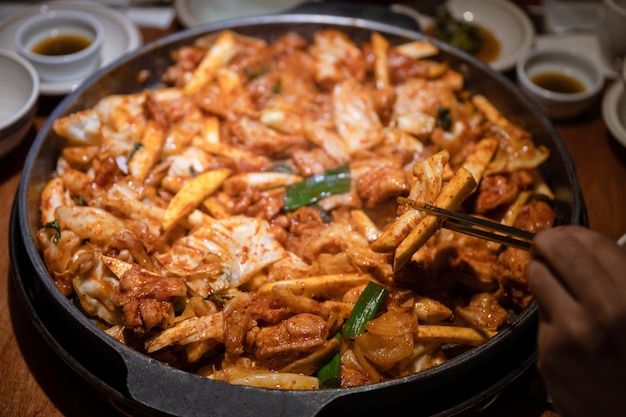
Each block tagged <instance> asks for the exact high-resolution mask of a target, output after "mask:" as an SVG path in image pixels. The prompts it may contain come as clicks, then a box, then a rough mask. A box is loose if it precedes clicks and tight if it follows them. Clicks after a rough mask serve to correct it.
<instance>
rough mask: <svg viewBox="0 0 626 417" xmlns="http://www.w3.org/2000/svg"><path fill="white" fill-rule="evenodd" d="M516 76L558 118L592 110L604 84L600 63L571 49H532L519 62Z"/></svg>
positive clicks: (548, 113)
mask: <svg viewBox="0 0 626 417" xmlns="http://www.w3.org/2000/svg"><path fill="white" fill-rule="evenodd" d="M516 75H517V82H518V84H519V86H520V88H521V90H522V91H524V92H525V93H526V94H528V95H529V96H530V97H531V98H532V99H533V100H535V102H537V104H538V105H539V107H541V109H542V110H543V112H544V113H545V114H546V116H548V117H549V118H551V119H554V120H567V119H571V118H574V117H576V116H578V115H580V114H581V113H583V112H584V111H586V110H587V109H589V108H590V107H591V106H592V105H593V104H595V103H596V100H597V98H598V97H599V95H600V93H601V91H602V87H603V85H604V75H603V73H602V69H601V67H600V66H599V64H598V63H597V62H595V61H594V60H593V59H591V58H590V57H588V56H587V55H585V54H584V53H581V52H579V51H577V50H575V49H570V48H534V49H532V50H530V51H528V52H527V53H526V54H524V55H523V56H522V57H521V58H520V60H519V61H518V63H517V66H516ZM564 87H568V88H567V89H565V88H564ZM569 87H572V88H569Z"/></svg>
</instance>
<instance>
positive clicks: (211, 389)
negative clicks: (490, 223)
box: [11, 14, 585, 417]
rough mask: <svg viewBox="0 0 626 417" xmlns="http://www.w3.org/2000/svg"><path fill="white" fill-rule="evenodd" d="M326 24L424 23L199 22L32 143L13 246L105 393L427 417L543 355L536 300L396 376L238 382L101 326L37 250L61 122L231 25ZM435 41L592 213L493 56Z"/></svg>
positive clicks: (572, 208) (563, 159)
mask: <svg viewBox="0 0 626 417" xmlns="http://www.w3.org/2000/svg"><path fill="white" fill-rule="evenodd" d="M326 27H334V28H338V29H341V30H343V31H344V32H346V33H347V34H348V35H349V36H350V37H351V38H352V39H353V40H355V41H356V42H361V41H364V40H367V39H369V36H370V35H371V33H372V31H377V32H379V33H381V34H384V35H385V36H386V37H387V39H389V40H390V42H391V43H392V44H397V43H401V42H406V41H409V40H415V39H423V38H424V35H422V34H420V33H418V32H414V31H410V30H406V29H400V28H397V27H394V26H391V25H387V24H383V23H377V22H372V21H368V20H363V19H353V18H344V17H336V16H326V15H315V14H306V15H304V14H302V15H300V14H285V15H272V16H260V17H252V18H244V19H237V20H230V21H222V22H215V23H213V24H208V25H204V26H199V27H195V28H192V29H189V30H187V31H184V32H181V33H176V34H174V35H171V36H169V37H167V38H165V39H161V40H158V41H155V42H152V43H150V44H147V45H145V46H144V47H142V48H140V49H139V50H137V51H136V52H135V53H133V54H131V55H128V56H124V57H122V58H120V59H118V60H117V61H115V62H114V63H112V64H111V65H110V66H108V67H106V68H104V69H102V70H100V71H99V72H97V73H96V74H94V75H93V76H91V77H90V78H88V79H87V80H86V81H85V82H84V83H83V84H82V85H81V86H80V87H79V88H78V89H77V90H76V91H74V92H73V93H72V94H70V95H69V96H68V97H66V98H65V99H64V100H63V101H62V102H61V103H60V104H59V106H58V107H57V108H56V109H55V110H54V111H53V112H52V114H51V115H50V117H49V118H48V121H47V122H46V124H45V125H44V126H43V127H42V129H41V130H40V132H39V134H38V136H37V139H36V141H35V143H34V144H33V146H32V149H31V151H30V153H29V155H28V158H27V160H26V164H25V166H24V171H23V176H22V178H21V182H20V185H19V189H18V193H17V197H16V203H15V206H14V215H13V220H12V222H11V228H12V231H11V237H12V245H11V246H12V255H11V256H12V262H13V265H14V266H13V268H14V271H15V272H16V273H15V274H14V275H15V276H16V286H17V287H18V292H19V293H20V294H21V297H22V299H23V300H24V301H25V303H30V304H31V305H34V306H35V308H36V309H37V310H38V311H39V312H42V313H41V315H40V316H39V317H37V318H34V320H40V323H41V328H42V329H43V331H44V332H48V333H49V334H50V335H51V337H50V339H51V341H52V346H53V348H55V349H56V350H57V352H59V354H61V355H63V356H64V357H66V358H67V361H68V362H69V363H70V365H71V366H72V367H74V369H76V370H77V371H78V372H79V374H81V375H82V376H83V377H84V378H85V379H87V380H88V382H90V383H92V384H93V385H95V386H97V387H98V388H100V389H101V391H102V392H103V394H104V395H107V396H108V397H110V398H113V399H114V400H115V401H117V402H121V403H122V404H123V406H125V407H127V408H130V409H133V410H134V411H135V414H143V413H146V414H148V413H151V414H163V415H173V416H192V415H226V414H230V415H237V416H256V417H260V416H265V415H267V416H270V415H272V416H278V415H281V416H290V415H299V416H320V415H337V414H338V413H347V414H349V415H357V414H358V415H363V416H368V415H380V413H396V412H397V413H400V412H401V411H402V410H406V407H409V406H411V407H419V411H420V413H422V414H424V415H439V416H444V415H460V414H461V413H464V412H467V411H468V410H476V409H479V408H480V407H482V406H484V405H485V404H486V403H488V402H489V401H490V400H491V399H492V398H494V397H495V396H496V395H497V394H498V392H499V391H500V390H502V389H504V387H506V386H507V385H508V384H510V383H511V382H512V381H513V380H515V379H516V378H517V377H519V376H520V375H521V374H522V373H523V372H524V370H526V369H527V368H528V367H529V366H531V365H532V363H533V361H534V355H535V333H536V319H537V317H536V316H537V313H536V308H535V307H534V305H531V306H530V307H528V308H527V309H526V310H524V311H523V312H522V313H521V314H520V315H519V316H518V317H516V318H515V320H514V321H513V322H512V324H511V325H510V326H508V327H507V328H506V329H504V330H503V331H502V332H500V333H499V334H498V335H497V336H495V337H494V338H493V339H491V340H490V341H489V342H487V343H486V344H484V345H482V346H479V347H476V348H474V349H472V350H471V351H469V352H467V353H465V354H462V355H460V356H458V357H456V358H454V359H452V360H450V361H448V362H446V363H444V364H442V365H440V366H437V367H434V368H431V369H428V370H426V371H423V372H420V373H417V374H414V375H410V376H408V377H405V378H400V379H398V380H393V381H387V382H383V383H379V384H372V385H366V386H361V387H355V388H345V389H327V390H310V391H283V390H268V389H260V388H252V387H246V386H237V385H232V384H228V383H225V382H221V381H214V380H211V379H207V378H203V377H200V376H198V375H194V374H191V373H188V372H184V371H181V370H178V369H174V368H172V367H169V366H167V365H165V364H163V363H160V362H157V361H155V360H153V359H151V358H148V357H146V356H144V355H142V354H140V353H138V352H136V351H133V350H131V349H130V348H128V347H126V346H125V345H122V344H121V343H119V342H117V341H116V340H114V339H113V338H111V337H109V336H108V335H107V334H105V333H104V332H102V331H101V330H100V329H99V328H98V327H97V326H96V324H95V323H94V322H93V321H92V320H91V319H89V318H87V316H85V315H84V314H83V313H82V311H80V309H79V308H78V307H77V305H75V304H74V302H73V301H72V300H71V299H68V298H66V297H65V296H63V295H62V294H61V293H60V291H59V290H58V289H57V288H56V286H55V285H54V283H53V281H52V279H50V276H49V274H48V272H47V269H46V266H45V264H44V262H43V260H42V258H41V256H40V254H39V252H38V250H37V246H36V244H35V234H36V232H37V230H38V228H39V212H38V207H39V195H40V193H41V191H42V187H43V186H44V185H45V183H46V182H47V181H48V180H49V178H50V176H51V175H52V173H53V172H54V170H55V163H56V158H57V156H58V155H59V152H60V150H61V148H62V146H63V145H64V143H63V141H62V140H61V139H60V138H59V137H58V136H56V135H55V134H54V132H53V129H52V124H53V122H54V120H55V119H57V118H59V117H62V116H64V115H68V114H70V113H72V112H75V111H78V110H81V109H84V108H86V107H90V106H93V105H95V103H96V102H97V101H98V100H99V99H100V98H102V97H104V96H107V95H110V94H118V93H132V92H139V91H142V90H143V89H146V88H153V87H155V86H159V85H161V84H162V83H161V76H162V75H163V73H164V71H165V69H166V68H167V67H168V66H169V65H171V64H172V58H171V53H172V52H173V51H174V50H176V49H178V48H180V47H181V46H183V45H187V44H190V43H192V42H193V41H194V40H195V39H197V38H199V37H201V36H204V35H207V34H209V33H213V32H217V31H220V30H224V29H231V30H234V31H236V32H238V33H241V34H243V35H249V36H257V37H261V38H264V39H267V40H270V39H276V38H277V37H278V36H280V35H282V34H284V33H286V32H288V31H296V32H297V33H299V34H300V35H302V36H304V37H305V38H310V37H311V36H312V34H313V33H314V32H315V31H316V30H319V29H321V28H326ZM437 45H438V47H439V48H440V56H438V58H440V59H442V60H444V61H446V62H448V63H449V64H450V65H451V66H453V67H454V68H457V69H458V70H459V71H461V72H462V73H463V75H464V76H465V79H466V86H465V87H466V89H468V90H470V91H472V92H473V93H476V94H483V95H484V96H486V97H487V98H488V99H489V100H491V101H492V102H493V104H494V105H495V106H497V107H498V108H500V109H502V111H503V112H504V113H506V114H507V115H510V116H511V118H512V120H513V121H514V122H515V123H519V124H520V125H522V126H524V127H525V128H526V129H527V130H528V131H529V132H530V133H531V134H532V135H533V137H534V139H535V141H536V143H538V144H540V145H543V146H546V147H547V148H548V149H549V150H550V152H551V155H550V158H549V162H548V163H546V164H544V165H543V166H542V168H541V171H542V175H543V177H544V178H545V179H546V181H547V183H548V185H549V186H550V187H551V188H552V190H554V193H555V196H556V203H557V204H558V206H559V216H560V217H559V221H560V222H561V223H575V224H580V223H584V221H585V220H584V206H583V202H582V196H581V194H580V188H579V185H578V181H577V178H576V174H575V171H574V168H573V165H572V161H571V160H570V157H569V155H568V153H567V150H566V148H565V146H564V144H563V143H562V141H561V140H560V138H559V135H558V133H557V132H556V130H555V129H554V127H553V126H552V125H551V124H550V122H549V121H548V119H547V118H545V116H544V115H543V114H542V112H541V111H540V109H539V108H538V107H536V106H535V105H534V104H533V103H532V102H530V101H529V100H527V99H526V98H525V97H524V96H523V95H521V94H519V91H518V90H517V88H516V87H515V86H514V85H513V84H512V83H511V82H510V81H508V80H507V79H506V78H504V77H503V76H501V75H499V74H497V73H495V72H494V71H493V70H492V69H491V68H489V67H488V66H487V65H485V64H483V63H480V62H478V61H476V60H473V59H468V57H467V55H466V54H463V53H459V52H458V51H456V50H454V49H452V48H450V47H449V46H446V45H444V44H441V43H437ZM139 75H141V77H139ZM52 318H54V319H52ZM96 358H97V359H96ZM163 393H167V395H163Z"/></svg>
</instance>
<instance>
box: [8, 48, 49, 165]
mask: <svg viewBox="0 0 626 417" xmlns="http://www.w3.org/2000/svg"><path fill="white" fill-rule="evenodd" d="M0 68H2V77H0V91H2V94H0V158H2V157H4V156H5V155H7V154H8V153H9V152H11V151H12V150H13V149H15V148H16V147H17V145H18V144H19V143H20V142H21V141H22V140H23V139H24V137H25V136H26V134H27V133H28V131H29V129H30V128H31V126H32V124H33V120H34V118H35V113H36V111H37V99H38V97H39V75H38V74H37V71H36V70H35V67H33V65H32V64H31V63H30V62H28V61H27V60H26V59H24V58H23V57H21V56H19V55H18V54H17V53H15V52H12V51H6V50H2V49H0Z"/></svg>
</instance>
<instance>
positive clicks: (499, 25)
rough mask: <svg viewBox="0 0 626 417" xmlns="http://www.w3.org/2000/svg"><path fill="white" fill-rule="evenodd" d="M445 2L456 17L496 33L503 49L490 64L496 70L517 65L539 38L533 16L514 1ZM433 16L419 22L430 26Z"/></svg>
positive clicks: (477, 0) (423, 16) (424, 17)
mask: <svg viewBox="0 0 626 417" xmlns="http://www.w3.org/2000/svg"><path fill="white" fill-rule="evenodd" d="M445 6H446V7H447V9H448V10H449V11H450V13H451V14H452V16H453V17H454V18H456V19H459V20H465V21H467V22H469V23H474V24H476V25H478V26H482V27H483V28H484V29H487V30H488V31H489V32H491V33H492V34H493V35H494V36H495V38H496V39H497V40H498V42H499V44H500V52H499V54H498V56H497V57H496V58H495V59H494V60H493V61H492V62H490V63H489V65H490V66H491V67H492V68H493V69H494V70H496V71H499V72H506V71H509V70H511V69H513V68H515V64H516V63H517V61H518V59H519V58H520V57H521V56H522V55H523V54H524V53H525V52H526V51H528V50H529V49H530V48H532V46H533V43H534V42H535V28H534V26H533V24H532V22H531V21H530V18H529V17H528V16H527V15H526V13H525V12H524V11H523V10H522V9H521V8H520V7H519V6H517V5H516V4H515V3H513V2H511V1H508V0H448V1H447V2H446V3H445ZM417 7H419V5H418V6H417ZM432 20H433V19H432V17H429V16H425V15H422V17H421V18H420V19H418V22H419V23H420V25H421V26H422V27H428V26H430V25H432Z"/></svg>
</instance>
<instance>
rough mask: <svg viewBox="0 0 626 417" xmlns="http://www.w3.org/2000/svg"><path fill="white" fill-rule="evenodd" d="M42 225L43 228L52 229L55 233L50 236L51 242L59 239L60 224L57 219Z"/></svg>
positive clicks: (56, 241) (57, 241)
mask: <svg viewBox="0 0 626 417" xmlns="http://www.w3.org/2000/svg"><path fill="white" fill-rule="evenodd" d="M43 227H44V229H54V230H55V231H56V233H55V234H54V237H53V238H52V242H53V243H59V240H60V239H61V225H60V224H59V222H58V220H52V221H51V222H48V223H46V224H44V225H43Z"/></svg>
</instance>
